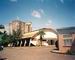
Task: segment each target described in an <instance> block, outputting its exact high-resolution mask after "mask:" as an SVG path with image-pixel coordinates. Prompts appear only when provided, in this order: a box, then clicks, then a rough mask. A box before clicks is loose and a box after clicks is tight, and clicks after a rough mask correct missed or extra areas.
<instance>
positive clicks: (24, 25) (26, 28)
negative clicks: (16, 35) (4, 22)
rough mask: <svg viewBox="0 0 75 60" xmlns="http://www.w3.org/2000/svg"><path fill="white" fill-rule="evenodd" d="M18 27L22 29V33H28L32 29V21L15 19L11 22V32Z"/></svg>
mask: <svg viewBox="0 0 75 60" xmlns="http://www.w3.org/2000/svg"><path fill="white" fill-rule="evenodd" d="M17 29H21V32H22V34H25V33H28V32H31V31H32V23H31V22H22V21H19V20H14V21H12V22H11V23H9V34H12V33H13V30H14V31H17Z"/></svg>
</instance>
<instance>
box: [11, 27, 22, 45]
mask: <svg viewBox="0 0 75 60" xmlns="http://www.w3.org/2000/svg"><path fill="white" fill-rule="evenodd" d="M21 37H22V32H21V29H20V28H19V29H17V30H16V31H15V30H13V34H12V38H11V40H12V42H13V45H14V46H16V44H17V42H18V40H20V39H21Z"/></svg>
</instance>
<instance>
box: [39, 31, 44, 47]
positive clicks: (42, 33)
mask: <svg viewBox="0 0 75 60" xmlns="http://www.w3.org/2000/svg"><path fill="white" fill-rule="evenodd" d="M38 35H40V39H39V41H40V46H42V40H43V36H44V35H45V33H44V31H43V30H39V32H38Z"/></svg>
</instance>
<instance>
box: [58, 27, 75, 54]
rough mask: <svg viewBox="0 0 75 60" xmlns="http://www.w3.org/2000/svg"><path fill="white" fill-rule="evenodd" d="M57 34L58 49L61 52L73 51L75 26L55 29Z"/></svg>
mask: <svg viewBox="0 0 75 60" xmlns="http://www.w3.org/2000/svg"><path fill="white" fill-rule="evenodd" d="M57 31H58V35H59V51H60V52H62V53H65V52H68V51H75V27H66V28H62V29H57Z"/></svg>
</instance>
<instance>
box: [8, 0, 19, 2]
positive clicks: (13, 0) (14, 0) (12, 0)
mask: <svg viewBox="0 0 75 60" xmlns="http://www.w3.org/2000/svg"><path fill="white" fill-rule="evenodd" d="M9 1H11V2H17V1H18V0H9Z"/></svg>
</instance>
